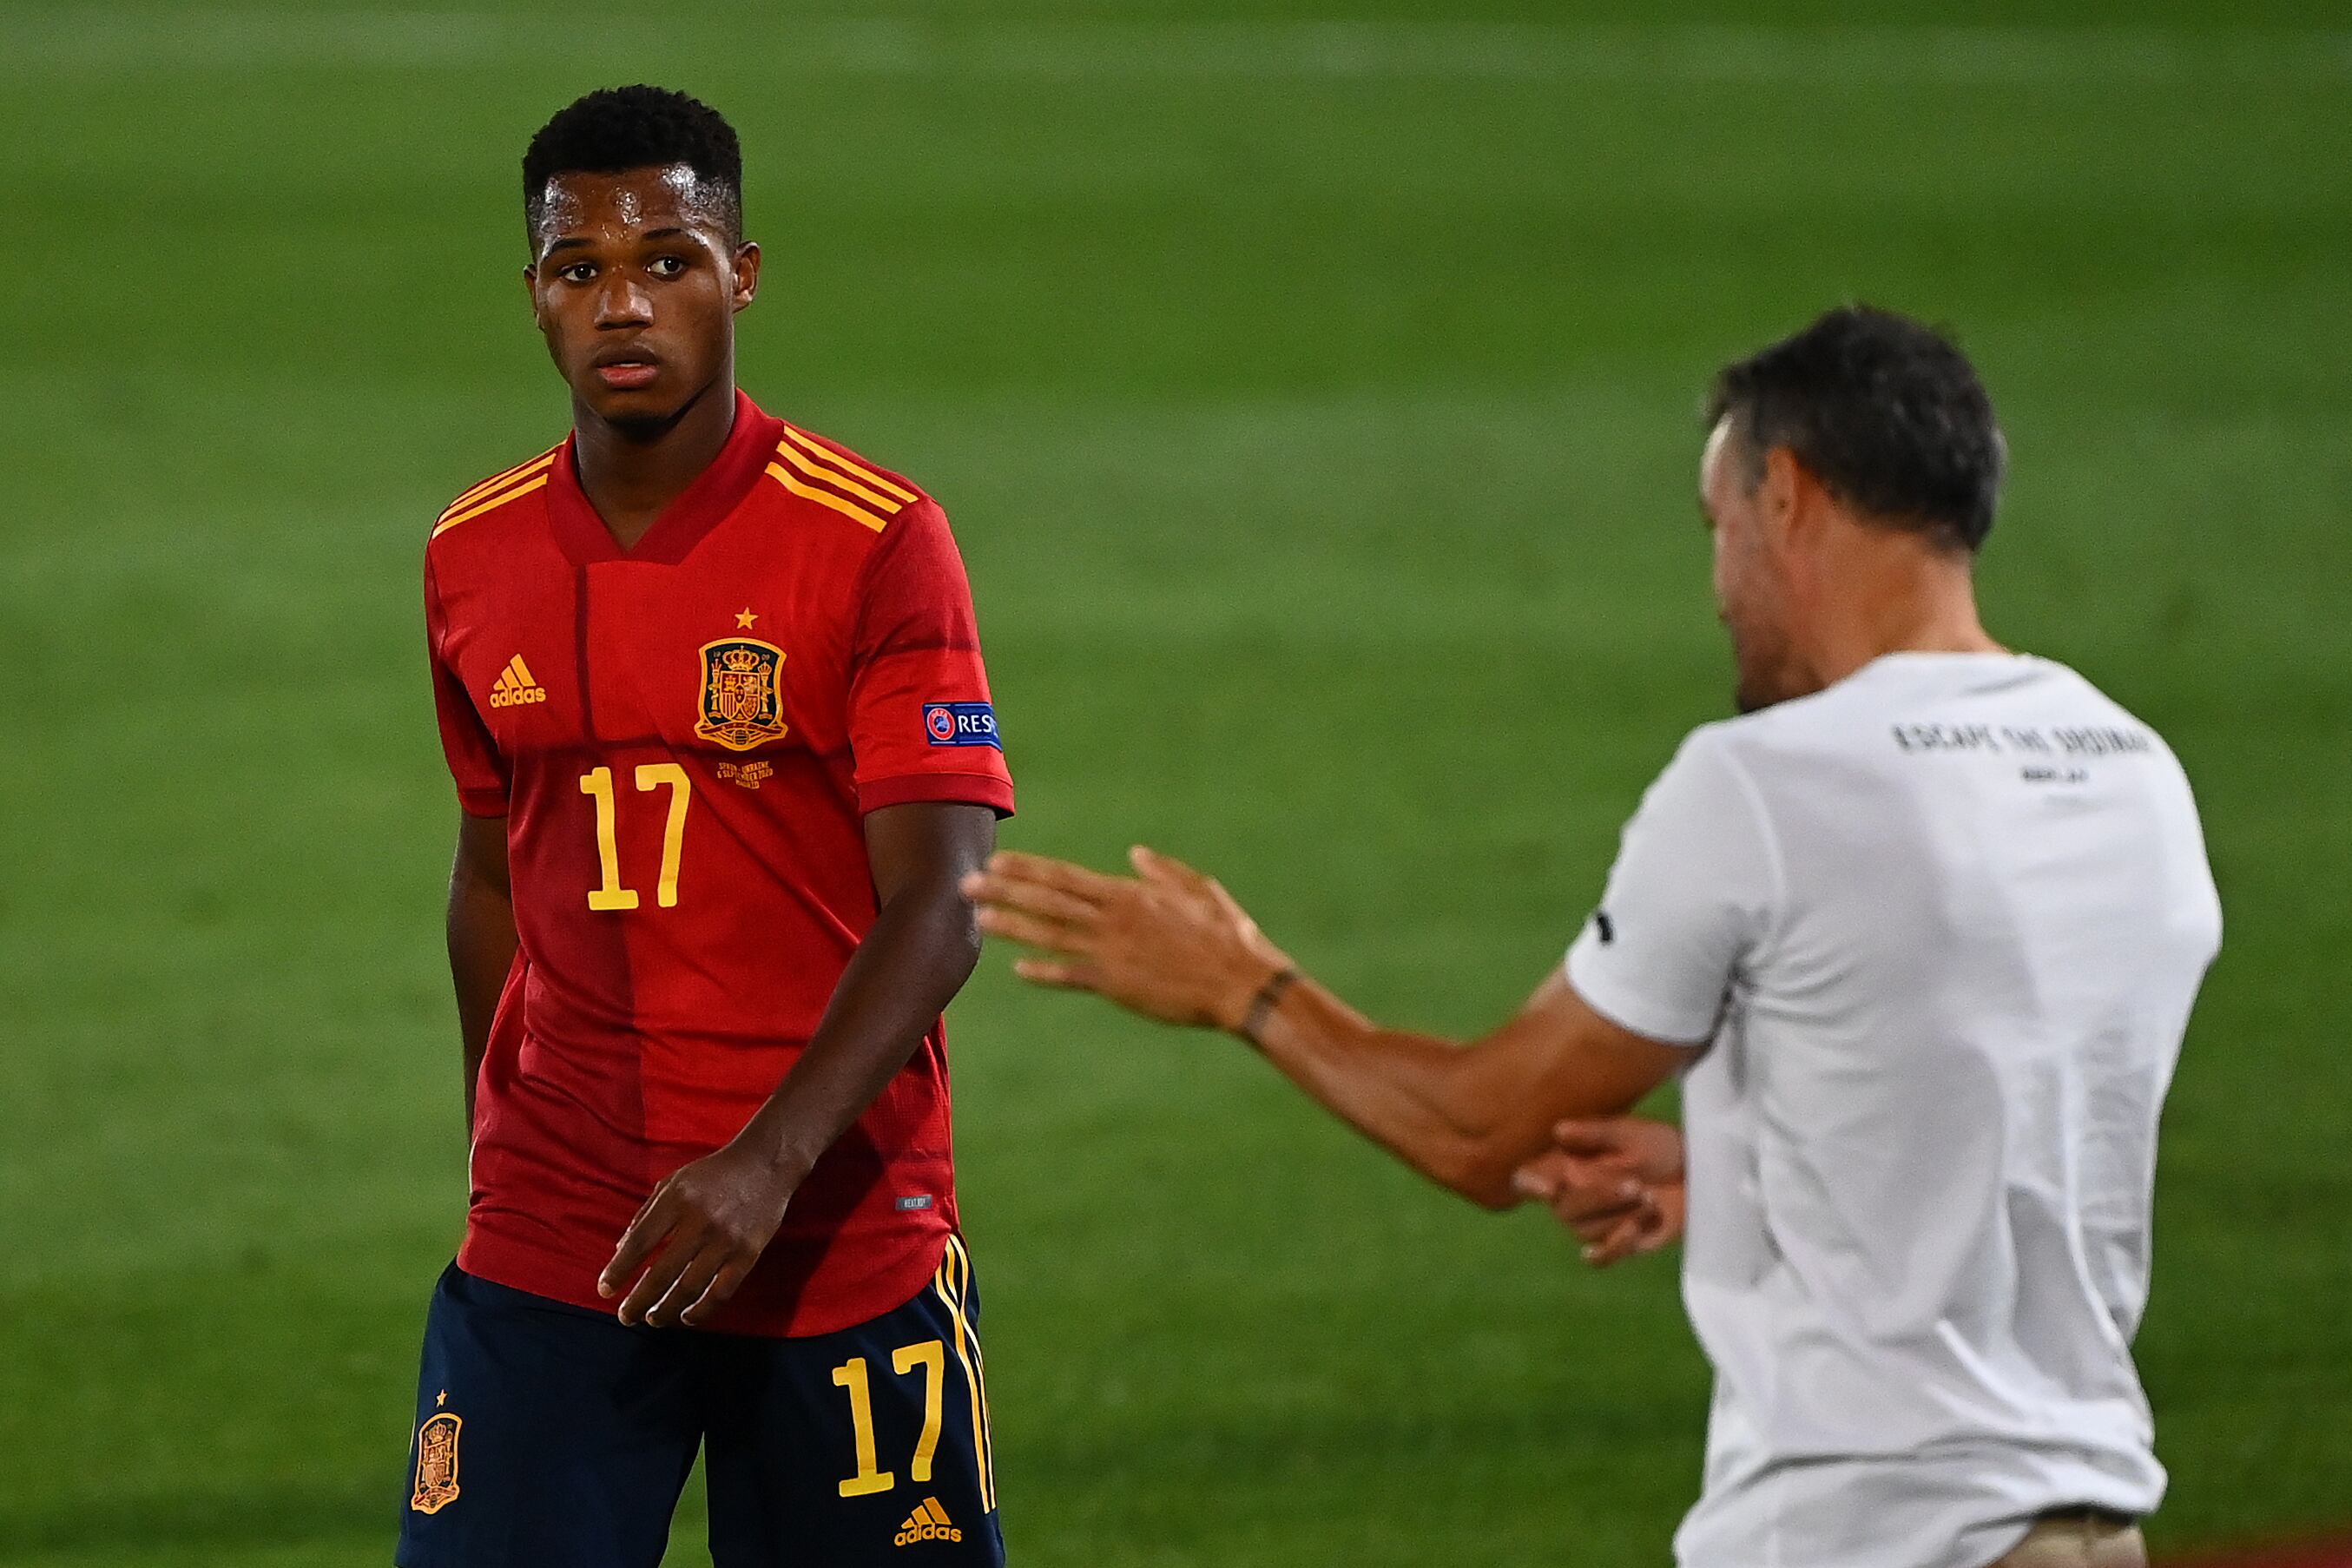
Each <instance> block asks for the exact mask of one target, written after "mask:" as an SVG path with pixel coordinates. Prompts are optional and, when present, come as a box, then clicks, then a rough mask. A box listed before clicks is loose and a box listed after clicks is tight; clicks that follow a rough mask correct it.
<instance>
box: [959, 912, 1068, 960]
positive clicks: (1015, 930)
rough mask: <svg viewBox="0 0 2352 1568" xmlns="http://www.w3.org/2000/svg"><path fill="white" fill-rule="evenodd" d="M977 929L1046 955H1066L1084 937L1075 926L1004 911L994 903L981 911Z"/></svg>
mask: <svg viewBox="0 0 2352 1568" xmlns="http://www.w3.org/2000/svg"><path fill="white" fill-rule="evenodd" d="M980 929H981V930H982V931H986V932H987V933H988V934H989V935H991V936H1002V937H1009V938H1011V939H1012V940H1013V941H1014V942H1026V943H1027V944H1028V945H1029V946H1031V947H1042V948H1044V949H1045V951H1047V952H1070V951H1072V950H1073V949H1074V948H1075V947H1076V945H1077V944H1078V942H1080V941H1082V940H1083V939H1084V936H1085V933H1084V932H1082V931H1079V930H1078V929H1077V928H1076V926H1066V925H1064V924H1062V923H1061V922H1060V921H1047V920H1040V919H1038V918H1037V917H1036V916H1035V915H1024V914H1023V913H1021V912H1020V911H1019V910H1008V909H1003V908H1000V907H999V906H997V905H994V904H989V905H985V906H983V907H982V910H981V911H980Z"/></svg>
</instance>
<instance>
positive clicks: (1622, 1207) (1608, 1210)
mask: <svg viewBox="0 0 2352 1568" xmlns="http://www.w3.org/2000/svg"><path fill="white" fill-rule="evenodd" d="M1649 1201H1650V1199H1649V1194H1647V1193H1646V1192H1644V1191H1643V1187H1642V1184H1641V1183H1639V1182H1633V1181H1624V1182H1608V1183H1605V1184H1593V1185H1581V1186H1566V1187H1562V1188H1560V1189H1559V1190H1558V1191H1557V1192H1555V1193H1554V1194H1552V1198H1551V1212H1552V1213H1553V1214H1555V1215H1558V1216H1559V1222H1560V1224H1562V1225H1567V1226H1585V1225H1591V1224H1596V1223H1600V1222H1602V1221H1607V1220H1613V1219H1615V1218H1617V1217H1618V1216H1620V1215H1627V1214H1631V1213H1632V1212H1633V1210H1635V1209H1637V1208H1639V1207H1641V1206H1642V1205H1643V1204H1645V1203H1647V1202H1649Z"/></svg>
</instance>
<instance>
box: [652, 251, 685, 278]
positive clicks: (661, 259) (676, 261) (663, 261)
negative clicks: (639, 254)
mask: <svg viewBox="0 0 2352 1568" xmlns="http://www.w3.org/2000/svg"><path fill="white" fill-rule="evenodd" d="M651 270H652V272H653V275H654V276H655V277H656V278H677V277H680V276H682V275H683V274H684V273H685V271H686V258H684V257H682V256H656V257H655V258H654V259H653V265H652V268H651Z"/></svg>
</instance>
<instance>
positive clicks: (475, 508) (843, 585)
mask: <svg viewBox="0 0 2352 1568" xmlns="http://www.w3.org/2000/svg"><path fill="white" fill-rule="evenodd" d="M425 616H426V622H427V630H428V634H429V637H430V642H431V647H432V655H433V673H434V689H435V698H436V704H437V706H438V709H439V716H440V722H441V738H442V743H443V748H444V750H445V751H446V753H447V755H448V760H449V770H450V772H451V773H453V774H455V775H456V778H457V794H458V798H459V800H460V802H461V803H462V805H463V806H464V808H465V809H466V810H467V812H469V813H472V814H474V815H476V816H505V817H506V819H507V847H508V856H509V864H510V866H511V868H512V870H513V880H514V910H515V925H516V929H517V930H518V931H519V932H520V936H521V951H520V953H519V954H518V956H517V958H516V961H515V967H514V972H513V973H512V974H510V975H509V977H508V981H507V985H506V990H505V994H504V995H503V997H502V998H501V1000H500V1002H499V1010H498V1016H497V1021H496V1023H495V1024H494V1025H493V1026H492V1028H491V1031H490V1041H489V1049H488V1056H487V1057H486V1058H485V1059H484V1061H483V1064H482V1073H481V1079H480V1082H479V1084H478V1087H477V1090H476V1095H477V1109H476V1113H475V1129H474V1146H473V1162H472V1163H473V1197H472V1203H471V1205H470V1207H469V1210H468V1214H467V1227H466V1242H465V1247H464V1249H463V1250H462V1251H461V1252H460V1253H459V1254H458V1262H459V1264H460V1265H461V1266H462V1267H463V1268H466V1269H467V1271H468V1272H469V1273H472V1274H476V1275H478V1276H480V1277H481V1278H483V1279H490V1280H495V1281H496V1282H498V1283H499V1284H502V1285H508V1286H512V1287H514V1288H515V1289H521V1290H528V1291H531V1292H534V1293H536V1294H538V1295H541V1296H549V1297H552V1298H554V1299H555V1300H560V1301H569V1302H572V1303H573V1304H575V1305H579V1306H583V1307H593V1308H598V1309H600V1310H612V1303H609V1302H605V1301H603V1300H599V1299H598V1297H597V1295H596V1276H597V1274H598V1272H599V1271H600V1270H601V1269H602V1268H604V1265H605V1264H606V1262H608V1261H609V1260H610V1259H611V1258H612V1255H613V1248H614V1246H615V1244H617V1243H618V1241H619V1240H620V1237H621V1233H622V1231H623V1230H625V1228H627V1226H628V1224H629V1221H630V1220H631V1218H632V1217H634V1216H635V1214H636V1212H637V1209H638V1207H639V1205H642V1204H643V1203H644V1202H645V1199H646V1195H647V1194H649V1193H650V1192H651V1191H652V1190H653V1188H654V1185H655V1184H656V1183H657V1182H659V1181H660V1180H661V1179H662V1178H663V1177H664V1176H667V1175H668V1174H669V1173H671V1172H672V1171H674V1170H676V1169H677V1167H678V1166H680V1165H682V1164H685V1163H687V1162H688V1161H689V1160H693V1159H696V1158H698V1157H699V1156H700V1155H703V1154H706V1153H709V1152H710V1151H711V1150H713V1149H716V1148H718V1147H719V1145H721V1144H723V1143H725V1142H728V1141H729V1140H730V1139H731V1138H732V1137H734V1136H735V1134H736V1133H738V1132H740V1131H742V1129H743V1125H744V1123H745V1122H747V1121H749V1120H750V1119H751V1114H752V1112H753V1111H755V1110H758V1108H759V1107H760V1105H761V1102H762V1101H763V1100H766V1099H767V1098H768V1096H769V1095H770V1094H772V1092H774V1090H775V1088H776V1086H777V1085H778V1084H779V1083H781V1082H782V1080H783V1078H784V1074H785V1073H786V1072H787V1071H788V1070H789V1069H790V1068H791V1067H792V1065H793V1060H794V1059H795V1058H796V1057H797V1055H798V1053H799V1052H800V1050H801V1048H802V1047H803V1046H804V1045H805V1044H806V1043H807V1041H808V1038H809V1037H810V1035H811V1034H812V1033H814V1030H815V1029H816V1026H817V1021H818V1019H819V1018H820V1017H822V1016H824V1009H825V1005H826V1003H827V1002H828V1001H830V1000H831V998H832V996H833V992H834V986H835V984H836V983H837V982H838V981H839V980H840V978H841V973H842V970H843V968H844V966H845V964H846V963H848V961H849V957H850V954H851V953H852V952H854V951H855V950H856V946H857V944H858V942H859V941H860V940H861V939H862V938H863V937H864V936H865V934H866V930H867V928H868V927H870V926H871V925H872V924H873V922H874V917H875V894H874V886H873V878H872V872H871V868H869V866H868V865H867V862H866V843H865V838H864V835H863V830H862V828H861V826H860V819H861V817H862V816H863V814H864V813H866V812H868V811H872V810H875V809H877V807H880V806H886V805H898V804H900V803H903V802H907V801H962V802H968V803H971V804H974V805H987V806H991V807H993V808H994V809H995V810H997V811H998V812H1000V813H1005V814H1009V813H1011V811H1012V809H1013V783H1012V778H1011V775H1010V774H1009V773H1007V772H1006V771H1005V767H1004V758H1003V748H1002V746H1001V745H1000V744H999V742H998V738H997V733H996V722H995V714H994V710H993V709H992V707H991V706H990V702H989V691H988V677H987V674H986V672H985V671H984V670H983V669H982V665H981V657H980V641H979V637H978V633H977V628H976V626H975V623H974V619H973V616H972V608H971V589H970V587H969V586H968V585H967V584H966V582H965V579H964V571H963V563H962V560H961V557H960V556H959V555H958V554H957V552H956V546H955V540H954V538H953V536H952V535H950V532H949V531H948V523H947V518H946V515H945V514H944V513H942V512H941V511H940V508H939V506H938V505H937V504H936V503H935V502H933V501H932V500H930V498H929V497H928V496H926V495H925V494H924V493H923V492H922V491H921V490H920V489H917V488H916V487H915V486H914V485H913V484H911V483H910V482H908V480H907V479H904V478H902V477H901V476H899V475H898V474H894V473H891V472H889V471H888V470H887V469H884V468H877V467H876V466H875V465H874V464H871V463H868V462H866V461H865V460H864V459H863V458H858V457H856V455H854V454H852V453H850V452H848V451H847V450H845V448H843V447H838V446H835V445H834V444H833V443H831V442H829V441H826V440H824V439H823V438H821V437H814V436H811V435H809V434H808V433H807V432H805V431H802V430H799V429H796V428H794V427H793V426H789V425H786V424H784V423H783V422H782V421H781V420H778V419H773V418H771V417H769V416H767V415H765V414H762V413H761V411H760V410H759V409H758V408H757V407H756V406H754V405H753V404H752V403H751V399H750V398H748V397H744V396H742V395H740V394H739V395H738V396H737V402H736V411H735V424H734V428H733V431H732V433H731V434H730V437H729V438H728V442H727V446H726V447H725V449H724V450H722V451H721V452H720V453H719V458H718V459H717V460H716V461H714V462H713V463H712V464H711V465H710V467H709V468H708V469H707V470H706V471H705V472H704V473H703V474H702V475H701V477H700V478H698V479H696V480H695V482H694V483H693V485H692V486H690V487H689V488H688V489H687V490H686V492H685V493H684V494H683V495H681V496H679V497H678V498H677V500H676V501H674V502H672V503H671V505H670V507H669V509H668V510H667V511H665V512H664V513H663V514H662V515H661V517H660V518H659V520H658V521H656V522H655V523H654V525H653V527H652V528H651V529H650V530H648V531H647V532H646V536H645V538H644V539H643V540H641V541H639V542H638V543H637V545H636V546H635V548H634V549H631V550H628V551H623V550H622V549H621V548H620V547H619V546H618V545H616V544H615V543H614V541H613V537H612V535H611V533H610V532H608V531H606V529H605V527H604V521H603V520H602V519H600V518H599V517H598V516H597V515H596V512H595V510H593V508H592V507H591V506H590V504H589V502H588V500H587V497H586V496H585V495H584V494H583V493H582V491H581V489H580V482H579V477H578V473H577V470H576V469H575V468H574V467H573V462H572V443H571V442H570V441H569V440H567V441H566V442H565V443H564V444H563V445H562V446H561V447H557V448H556V449H555V450H553V451H551V452H549V453H546V454H544V455H543V456H541V457H539V458H534V459H533V460H532V461H530V462H528V463H525V464H523V465H522V466H521V467H520V468H512V469H509V471H508V472H506V473H504V474H501V475H499V476H497V477H496V478H494V479H488V480H485V481H484V482H483V483H481V484H479V485H477V486H476V487H474V489H470V490H468V491H467V492H466V493H465V494H464V495H462V496H460V497H459V498H458V499H457V500H456V501H455V502H453V503H452V504H451V505H450V507H449V509H448V510H446V511H445V512H443V513H442V515H441V518H440V521H439V522H438V523H437V525H436V527H435V529H434V531H433V538H432V542H431V543H430V544H429V545H428V546H427V548H426V552H425ZM946 1044H947V1042H946V1037H945V1034H944V1031H943V1030H942V1028H941V1027H940V1026H933V1027H932V1029H931V1031H930V1032H929V1034H928V1035H926V1036H925V1037H924V1039H923V1043H922V1045H921V1047H919V1049H918V1050H917V1051H916V1052H915V1055H914V1058H913V1059H912V1060H911V1061H909V1062H908V1064H907V1067H906V1068H905V1069H904V1070H903V1071H901V1072H900V1073H899V1074H898V1076H897V1077H896V1078H894V1079H891V1081H890V1084H889V1086H888V1087H887V1089H884V1090H883V1092H882V1096H881V1098H880V1099H879V1100H876V1101H875V1103H874V1104H873V1106H872V1107H870V1108H869V1109H868V1110H866V1114H865V1115H864V1116H863V1117H861V1118H860V1119H859V1120H858V1121H857V1123H856V1125H855V1126H854V1127H853V1128H851V1129H850V1131H848V1132H847V1133H845V1135H844V1136H843V1137H842V1139H841V1140H840V1141H839V1142H836V1143H835V1145H834V1147H833V1148H832V1149H830V1150H829V1151H827V1152H826V1153H825V1154H824V1158H823V1159H821V1160H820V1161H818V1163H817V1164H816V1167H815V1169H814V1171H812V1172H811V1173H810V1174H809V1178H808V1180H807V1182H806V1183H805V1184H803V1185H802V1187H801V1189H800V1191H799V1193H798V1194H796V1195H795V1196H794V1197H793V1202H792V1205H791V1207H790V1209H789V1210H788V1211H787V1212H786V1214H785V1215H784V1222H783V1227H782V1230H780V1231H779V1232H778V1233H777V1235H776V1238H775V1240H774V1241H773V1242H772V1243H771V1244H770V1245H769V1247H768V1249H767V1251H766V1253H765V1254H764V1255H763V1256H762V1257H761V1260H760V1263H759V1266H758V1267H757V1268H755V1269H754V1270H753V1271H752V1273H751V1277H750V1278H749V1279H746V1280H745V1281H744V1283H743V1286H742V1288H741V1289H740V1290H739V1291H738V1292H737V1293H736V1295H735V1297H734V1299H733V1300H731V1301H730V1302H729V1303H728V1305H727V1307H726V1308H725V1309H724V1310H723V1311H722V1312H720V1313H719V1315H718V1316H717V1317H716V1318H715V1319H714V1320H713V1323H712V1326H713V1327H714V1328H717V1329H720V1330H724V1331H733V1332H738V1333H761V1334H818V1333H827V1332H831V1331H834V1330H836V1329H842V1328H846V1327H848V1326H850V1325H852V1324H855V1323H860V1322H864V1321H867V1320H869V1319H872V1318H875V1317H878V1316H880V1315H881V1314H882V1313H884V1312H887V1311H888V1310H891V1309H893V1308H895V1307H897V1306H898V1305H900V1304H901V1303H902V1302H904V1301H906V1300H908V1299H910V1298H911V1297H913V1296H914V1295H915V1294H916V1293H917V1292H918V1291H919V1290H920V1289H922V1287H923V1284H924V1283H925V1281H927V1280H928V1279H929V1278H930V1277H931V1273H932V1271H933V1270H934V1269H935V1268H937V1267H938V1266H939V1261H940V1253H941V1250H942V1248H943V1247H944V1245H945V1241H946V1237H947V1236H948V1234H949V1232H950V1230H952V1229H953V1228H954V1227H955V1226H956V1207H955V1177H954V1172H953V1167H952V1163H951V1155H950V1136H949V1122H948V1074H947V1058H946Z"/></svg>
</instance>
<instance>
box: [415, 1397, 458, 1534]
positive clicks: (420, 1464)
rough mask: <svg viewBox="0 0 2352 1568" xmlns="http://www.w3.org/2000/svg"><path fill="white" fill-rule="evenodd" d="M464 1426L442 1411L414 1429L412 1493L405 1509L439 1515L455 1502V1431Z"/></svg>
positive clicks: (426, 1418)
mask: <svg viewBox="0 0 2352 1568" xmlns="http://www.w3.org/2000/svg"><path fill="white" fill-rule="evenodd" d="M462 1426H465V1422H464V1421H462V1420H460V1419H459V1418H458V1417H457V1416H455V1415H450V1414H449V1412H447V1411H446V1410H444V1411H442V1412H440V1413H439V1414H438V1415H429V1416H427V1417H425V1425H424V1426H419V1427H418V1428H417V1429H416V1490H415V1492H414V1493H412V1494H410V1496H409V1499H408V1506H409V1507H411V1508H413V1509H415V1510H416V1511H417V1512H419V1513H439V1512H440V1511H441V1510H443V1509H445V1508H447V1507H448V1506H449V1505H450V1504H451V1503H453V1502H456V1501H457V1432H458V1429H459V1428H461V1427H462Z"/></svg>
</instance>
